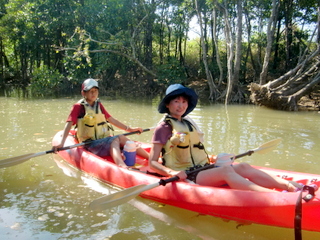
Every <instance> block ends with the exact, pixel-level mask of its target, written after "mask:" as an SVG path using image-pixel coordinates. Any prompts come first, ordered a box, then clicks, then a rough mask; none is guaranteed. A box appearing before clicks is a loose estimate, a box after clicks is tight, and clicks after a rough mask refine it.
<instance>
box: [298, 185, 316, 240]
mask: <svg viewBox="0 0 320 240" xmlns="http://www.w3.org/2000/svg"><path fill="white" fill-rule="evenodd" d="M304 190H307V191H308V193H307V195H305V196H304V197H302V193H303V191H304ZM313 198H314V188H313V187H311V186H307V185H305V186H303V188H302V189H301V192H300V194H299V197H298V199H297V202H296V208H295V217H294V237H295V240H302V233H301V229H302V227H301V222H302V199H303V200H304V201H306V202H309V201H310V200H311V199H313Z"/></svg>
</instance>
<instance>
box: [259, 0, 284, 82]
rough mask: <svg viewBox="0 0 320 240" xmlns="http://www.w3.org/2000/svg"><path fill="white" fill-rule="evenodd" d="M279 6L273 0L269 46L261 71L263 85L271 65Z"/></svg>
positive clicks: (268, 35)
mask: <svg viewBox="0 0 320 240" xmlns="http://www.w3.org/2000/svg"><path fill="white" fill-rule="evenodd" d="M278 8H279V3H278V2H277V0H273V1H272V13H271V16H270V19H269V23H268V29H267V47H266V52H265V56H264V61H263V65H262V71H261V73H260V84H261V85H263V84H265V83H266V82H267V74H268V67H269V61H270V55H271V49H272V43H273V36H274V32H275V28H276V23H277V15H278Z"/></svg>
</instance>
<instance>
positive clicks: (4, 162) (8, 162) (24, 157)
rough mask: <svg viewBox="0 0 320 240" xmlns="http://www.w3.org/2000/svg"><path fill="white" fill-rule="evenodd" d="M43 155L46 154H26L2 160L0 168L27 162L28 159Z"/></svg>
mask: <svg viewBox="0 0 320 240" xmlns="http://www.w3.org/2000/svg"><path fill="white" fill-rule="evenodd" d="M44 154H46V152H39V153H28V154H25V155H21V156H17V157H12V158H7V159H3V160H0V168H6V167H11V166H14V165H17V164H20V163H23V162H25V161H27V160H29V159H30V158H34V157H37V156H40V155H44Z"/></svg>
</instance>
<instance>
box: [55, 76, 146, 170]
mask: <svg viewBox="0 0 320 240" xmlns="http://www.w3.org/2000/svg"><path fill="white" fill-rule="evenodd" d="M81 94H82V96H83V98H82V99H81V100H80V101H78V102H77V103H76V104H74V105H73V107H72V110H71V112H70V114H69V117H68V119H67V123H66V125H65V127H64V130H63V137H62V139H61V142H60V144H59V145H56V146H53V150H54V151H56V150H57V149H58V148H61V147H63V145H64V142H65V140H66V138H67V136H68V134H69V131H70V129H71V127H72V126H73V125H76V126H77V136H76V137H77V139H78V141H79V142H83V141H88V140H96V141H93V142H92V143H90V144H86V145H85V148H86V149H87V150H89V151H90V152H93V153H94V154H96V155H98V156H102V157H104V156H111V157H112V159H113V160H114V161H115V163H116V164H117V165H118V166H120V167H127V165H126V164H125V163H124V161H123V159H122V155H121V150H120V147H123V146H124V145H125V143H126V141H128V140H129V139H128V138H127V137H125V136H123V135H119V136H112V135H113V133H112V131H113V127H112V125H113V126H116V127H118V128H120V129H123V130H125V131H127V132H136V131H139V132H142V131H143V130H142V128H139V127H130V126H128V125H125V124H124V123H122V122H120V121H119V120H117V119H115V118H113V117H112V116H111V115H110V114H109V113H108V112H107V111H106V109H105V108H104V106H103V105H102V103H101V102H100V100H99V98H98V95H99V86H98V82H97V81H96V80H94V79H92V78H89V79H86V80H85V81H84V82H83V84H82V89H81ZM137 154H138V155H140V156H141V157H144V158H146V159H148V158H149V154H148V153H147V152H146V151H145V150H144V149H142V148H137Z"/></svg>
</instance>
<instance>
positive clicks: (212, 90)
mask: <svg viewBox="0 0 320 240" xmlns="http://www.w3.org/2000/svg"><path fill="white" fill-rule="evenodd" d="M194 2H195V6H196V12H197V16H198V21H199V25H200V42H201V49H202V61H203V65H204V68H205V71H206V76H207V80H208V85H209V89H210V95H209V99H211V100H212V99H215V98H216V96H217V90H216V89H217V87H216V85H215V84H214V81H213V78H212V74H211V72H210V69H209V66H208V59H207V49H206V43H205V39H204V34H203V26H202V22H203V21H202V16H201V12H200V10H199V8H198V0H195V1H194Z"/></svg>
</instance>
